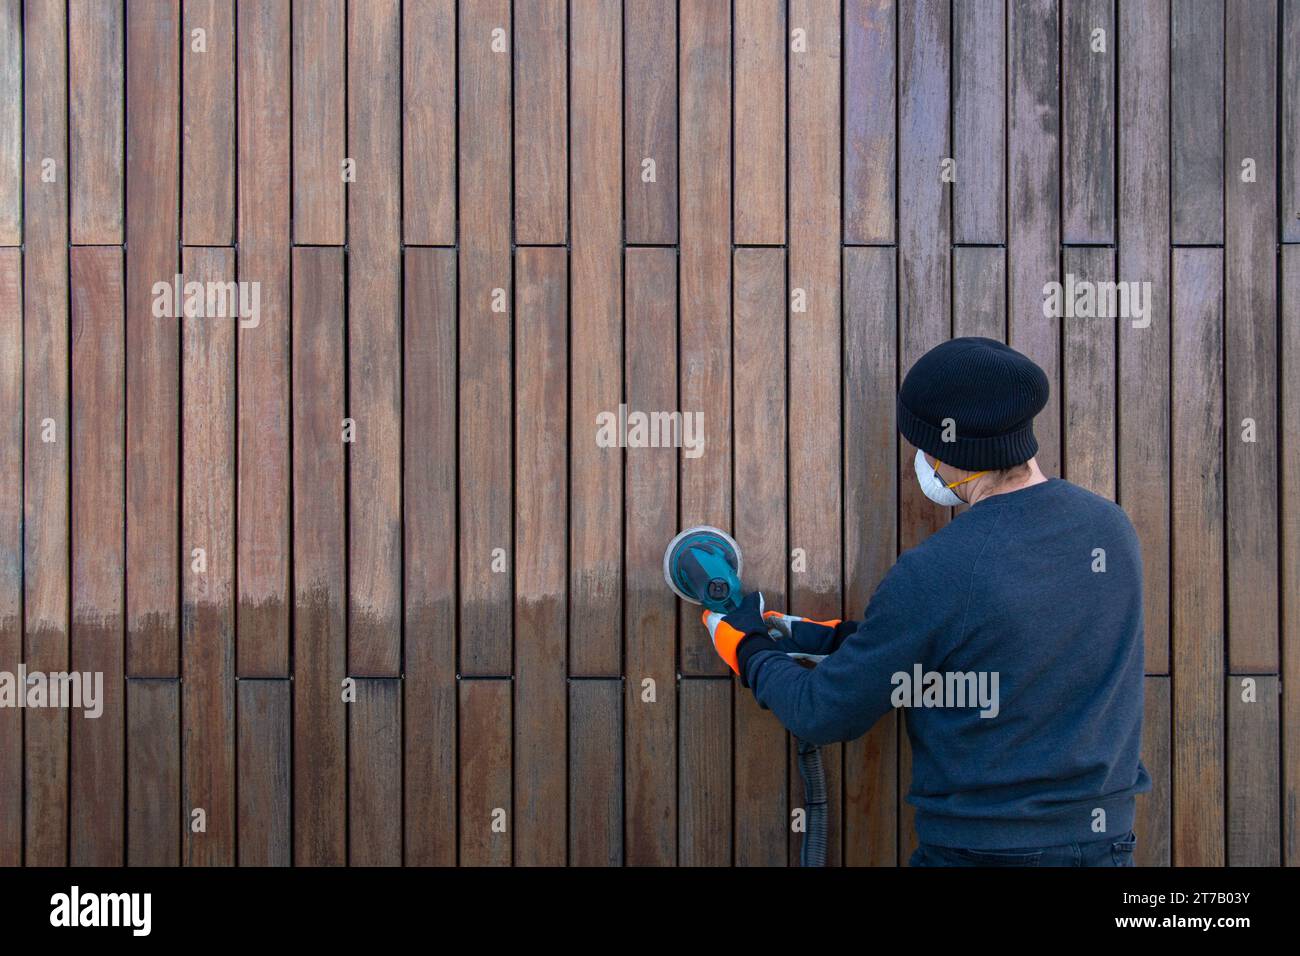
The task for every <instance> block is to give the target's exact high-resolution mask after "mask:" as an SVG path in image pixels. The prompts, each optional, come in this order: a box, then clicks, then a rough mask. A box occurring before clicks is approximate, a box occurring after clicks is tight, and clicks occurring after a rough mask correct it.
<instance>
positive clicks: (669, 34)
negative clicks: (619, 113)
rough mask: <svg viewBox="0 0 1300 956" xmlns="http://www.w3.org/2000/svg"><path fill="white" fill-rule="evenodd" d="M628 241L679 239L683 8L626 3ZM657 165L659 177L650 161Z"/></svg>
mask: <svg viewBox="0 0 1300 956" xmlns="http://www.w3.org/2000/svg"><path fill="white" fill-rule="evenodd" d="M623 25H624V37H623V56H624V64H625V66H624V69H625V70H626V79H625V81H624V84H623V111H624V124H625V125H624V127H623V130H624V133H623V136H624V140H623V163H624V165H623V195H624V210H625V213H624V220H625V229H626V230H627V236H626V238H627V242H628V243H629V244H634V243H660V244H667V243H672V242H676V241H677V92H678V89H677V4H675V3H672V4H665V3H660V2H658V0H624V3H623ZM647 159H649V160H653V161H654V175H653V176H652V177H651V176H650V170H649V168H648V167H647V166H646V160H647Z"/></svg>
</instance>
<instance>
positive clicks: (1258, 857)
mask: <svg viewBox="0 0 1300 956" xmlns="http://www.w3.org/2000/svg"><path fill="white" fill-rule="evenodd" d="M1228 440H1229V441H1231V440H1232V439H1231V435H1229V439H1228ZM1252 685H1253V686H1252ZM1279 693H1280V687H1279V684H1278V679H1277V677H1276V676H1273V675H1260V676H1254V677H1245V676H1240V675H1235V674H1230V675H1229V676H1228V679H1227V695H1228V792H1227V810H1228V857H1227V863H1228V866H1279V865H1280V864H1281V852H1280V850H1281V847H1280V846H1279V841H1278V833H1279V832H1280V831H1281V826H1282V820H1281V807H1280V806H1279V804H1278V801H1279V793H1280V792H1281V786H1280V783H1281V782H1280V780H1279V778H1278V773H1279V771H1278V746H1279V744H1280V743H1281V741H1280V739H1279V737H1278V733H1279V727H1278V722H1277V718H1278V699H1279ZM1249 698H1253V699H1249Z"/></svg>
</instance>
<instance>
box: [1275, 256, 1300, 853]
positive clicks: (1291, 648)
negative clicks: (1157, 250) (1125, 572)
mask: <svg viewBox="0 0 1300 956" xmlns="http://www.w3.org/2000/svg"><path fill="white" fill-rule="evenodd" d="M1282 283H1283V284H1282V340H1281V358H1282V393H1281V407H1282V422H1283V425H1284V427H1285V428H1287V429H1290V431H1291V434H1293V435H1294V434H1295V429H1296V423H1297V422H1300V375H1297V370H1298V369H1300V248H1298V247H1296V246H1285V247H1283V250H1282ZM1278 493H1279V494H1280V495H1281V496H1282V499H1283V500H1289V501H1295V500H1297V499H1296V497H1295V495H1296V494H1298V493H1300V442H1296V441H1294V440H1289V441H1284V442H1283V444H1282V482H1281V487H1280V489H1279V492H1278ZM1281 546H1282V594H1283V599H1282V684H1283V686H1287V684H1288V682H1289V684H1290V686H1291V687H1295V686H1297V685H1298V684H1300V603H1297V601H1296V600H1295V599H1294V598H1293V597H1292V598H1288V597H1286V595H1296V594H1300V509H1297V508H1283V509H1282V532H1281ZM1282 727H1283V731H1282V781H1283V787H1284V790H1283V792H1282V801H1283V802H1282V808H1283V814H1284V815H1283V819H1282V828H1283V829H1282V862H1283V864H1284V865H1285V866H1297V865H1300V736H1297V735H1296V734H1295V733H1293V732H1291V731H1289V730H1287V729H1286V728H1289V727H1300V695H1297V694H1289V695H1287V694H1284V695H1283V696H1282Z"/></svg>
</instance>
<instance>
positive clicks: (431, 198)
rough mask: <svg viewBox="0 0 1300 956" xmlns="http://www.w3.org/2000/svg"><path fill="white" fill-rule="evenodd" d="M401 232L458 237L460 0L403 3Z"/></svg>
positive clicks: (448, 241) (409, 237) (432, 241)
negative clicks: (457, 91)
mask: <svg viewBox="0 0 1300 956" xmlns="http://www.w3.org/2000/svg"><path fill="white" fill-rule="evenodd" d="M402 14H403V17H404V20H403V31H402V40H403V43H404V44H405V45H404V48H403V50H402V110H403V113H402V182H403V184H404V187H405V188H404V192H403V201H404V203H405V206H404V216H405V218H404V221H403V224H402V237H403V238H404V239H405V240H406V242H407V243H409V244H412V245H437V246H449V245H452V244H453V243H454V242H455V241H456V176H457V169H458V167H457V156H456V149H457V124H456V89H457V86H456V70H455V64H456V0H406V2H405V3H404V4H403V6H402Z"/></svg>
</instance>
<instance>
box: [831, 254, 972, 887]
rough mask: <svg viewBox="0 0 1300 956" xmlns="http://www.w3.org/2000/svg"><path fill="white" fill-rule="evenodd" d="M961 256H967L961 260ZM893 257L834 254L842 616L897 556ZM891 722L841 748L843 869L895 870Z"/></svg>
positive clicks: (858, 605)
mask: <svg viewBox="0 0 1300 956" xmlns="http://www.w3.org/2000/svg"><path fill="white" fill-rule="evenodd" d="M965 251H971V250H965ZM896 262H897V258H896V255H895V252H894V250H893V249H888V248H882V249H846V250H845V252H844V606H843V617H844V618H845V619H846V620H851V619H858V618H860V617H861V615H862V614H863V613H864V612H865V610H866V607H867V602H868V601H869V600H870V598H871V594H872V592H873V591H875V589H876V585H877V584H879V583H880V580H881V578H883V577H884V576H885V574H886V573H888V571H889V569H890V567H891V566H892V565H893V563H894V557H895V555H897V553H898V522H897V510H896V509H897V503H898V491H897V487H898V486H897V484H896V479H897V472H896V470H895V468H894V455H893V448H894V442H895V440H896V439H895V431H894V428H895V424H894V423H895V420H896V414H895V407H894V381H895V378H894V377H895V374H896V371H895V369H896V349H897V338H896V335H895V329H896V322H897V304H898V300H897V295H896V293H895V289H896V286H897V284H896V277H895V265H896ZM897 726H898V718H897V716H896V715H895V714H894V713H892V712H891V713H889V714H887V715H885V717H884V718H883V719H882V720H880V721H879V722H878V723H877V724H876V726H875V727H873V728H872V729H871V730H870V731H868V732H867V734H866V735H865V736H863V737H860V738H859V739H858V740H855V741H853V742H851V743H848V744H845V745H844V862H845V863H847V864H849V865H853V866H864V865H867V866H893V865H895V863H896V862H897V859H898V857H897V828H898V803H897V800H898V796H897V791H896V787H895V781H896V779H897V776H898V748H897V746H896V744H895V741H896V739H897Z"/></svg>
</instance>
